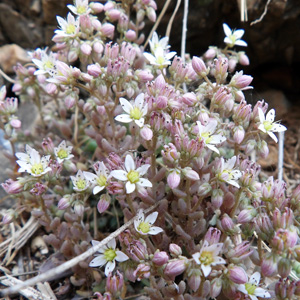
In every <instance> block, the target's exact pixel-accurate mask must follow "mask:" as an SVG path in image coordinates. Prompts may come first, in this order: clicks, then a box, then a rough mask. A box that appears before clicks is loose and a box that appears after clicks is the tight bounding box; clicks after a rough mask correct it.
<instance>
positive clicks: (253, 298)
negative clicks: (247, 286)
mask: <svg viewBox="0 0 300 300" xmlns="http://www.w3.org/2000/svg"><path fill="white" fill-rule="evenodd" d="M249 297H250V299H251V300H258V299H257V297H256V296H254V295H249Z"/></svg>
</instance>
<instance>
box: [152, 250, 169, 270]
mask: <svg viewBox="0 0 300 300" xmlns="http://www.w3.org/2000/svg"><path fill="white" fill-rule="evenodd" d="M168 260H169V256H168V254H167V252H165V251H159V252H155V254H154V256H153V258H152V261H153V263H155V264H156V265H158V266H163V265H164V264H166V263H167V262H168Z"/></svg>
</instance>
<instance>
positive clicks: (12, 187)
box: [1, 179, 24, 195]
mask: <svg viewBox="0 0 300 300" xmlns="http://www.w3.org/2000/svg"><path fill="white" fill-rule="evenodd" d="M1 186H2V187H3V189H4V190H5V192H6V193H7V194H11V195H12V194H18V193H21V192H22V191H23V189H24V186H23V184H21V182H20V181H14V180H12V179H7V180H6V181H5V182H4V183H1Z"/></svg>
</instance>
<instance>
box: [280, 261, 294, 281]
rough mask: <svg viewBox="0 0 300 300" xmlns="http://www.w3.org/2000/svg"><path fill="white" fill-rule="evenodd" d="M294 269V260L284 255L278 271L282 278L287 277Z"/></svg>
mask: <svg viewBox="0 0 300 300" xmlns="http://www.w3.org/2000/svg"><path fill="white" fill-rule="evenodd" d="M291 269H292V262H291V260H290V259H289V258H286V257H282V258H281V259H280V261H279V262H278V273H279V275H280V276H281V277H282V278H287V277H288V276H289V275H290V273H291Z"/></svg>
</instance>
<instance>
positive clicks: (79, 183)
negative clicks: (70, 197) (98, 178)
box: [71, 170, 90, 192]
mask: <svg viewBox="0 0 300 300" xmlns="http://www.w3.org/2000/svg"><path fill="white" fill-rule="evenodd" d="M71 180H72V182H73V189H74V191H76V192H83V191H85V190H86V189H87V188H88V187H89V186H90V182H89V181H88V179H87V178H85V176H84V174H83V172H82V171H81V170H79V171H78V172H77V174H76V176H71Z"/></svg>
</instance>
